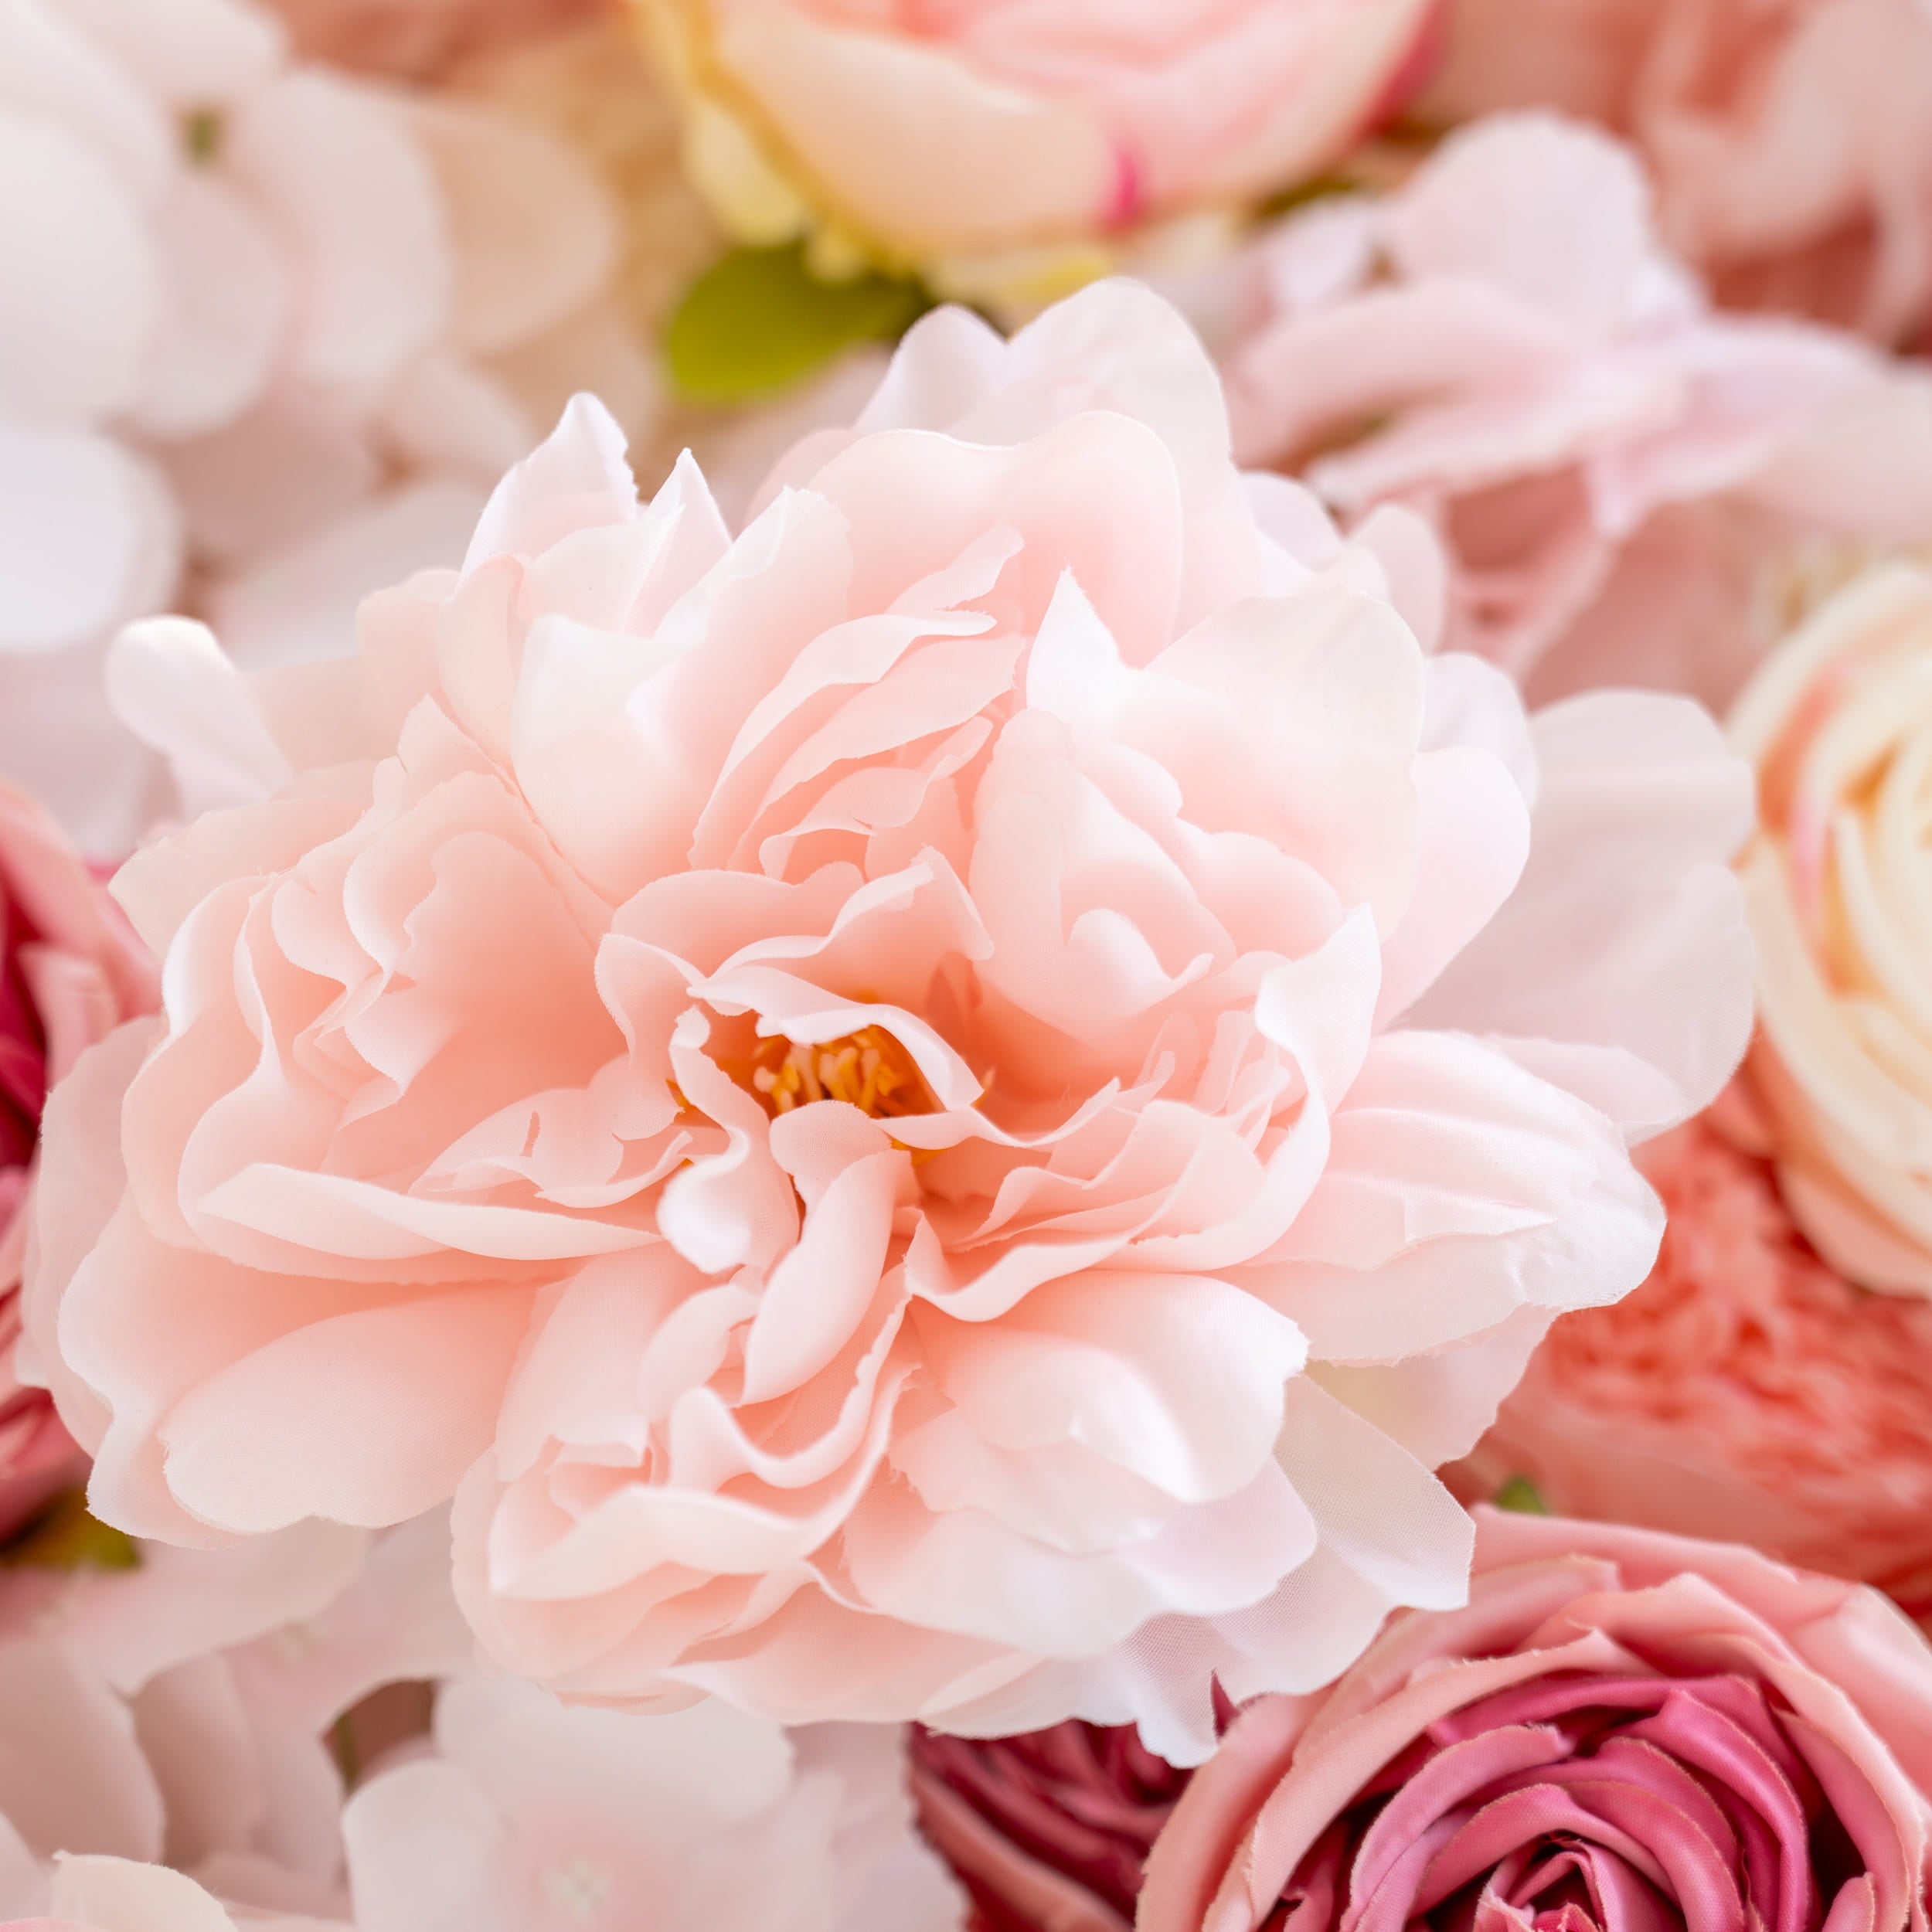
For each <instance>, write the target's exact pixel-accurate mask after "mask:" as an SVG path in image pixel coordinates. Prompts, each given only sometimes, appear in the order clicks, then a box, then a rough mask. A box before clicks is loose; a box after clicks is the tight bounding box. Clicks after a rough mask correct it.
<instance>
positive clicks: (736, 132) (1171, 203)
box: [633, 0, 1437, 279]
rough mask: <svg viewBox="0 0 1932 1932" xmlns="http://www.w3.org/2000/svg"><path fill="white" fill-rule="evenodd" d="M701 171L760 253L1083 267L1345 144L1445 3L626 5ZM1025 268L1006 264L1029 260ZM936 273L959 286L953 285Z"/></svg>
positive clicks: (1096, 0) (1399, 77) (1254, 194)
mask: <svg viewBox="0 0 1932 1932" xmlns="http://www.w3.org/2000/svg"><path fill="white" fill-rule="evenodd" d="M633 4H634V5H636V6H637V7H638V9H639V11H640V13H641V17H642V18H643V19H645V21H646V22H647V23H648V26H650V28H651V29H652V32H653V37H654V39H655V41H656V43H657V44H658V46H660V47H661V48H662V49H663V50H664V51H665V53H666V55H667V56H668V66H670V68H671V70H672V72H673V73H674V74H675V76H676V77H677V80H678V82H679V87H680V90H681V91H682V93H683V94H684V95H685V100H686V102H687V104H688V107H689V158H690V162H691V166H692V173H693V175H694V177H695V178H696V179H697V181H698V182H699V185H701V186H702V188H704V189H705V190H706V192H707V194H708V195H709V196H710V198H711V199H712V200H713V202H714V204H715V205H716V206H717V208H718V209H719V213H721V215H722V216H723V217H724V219H725V220H726V225H727V226H730V227H731V228H732V229H733V230H734V231H735V232H736V233H739V234H740V235H742V236H743V237H744V239H745V240H748V241H765V242H774V241H779V240H785V239H787V237H789V236H791V235H793V234H795V233H799V232H801V230H805V229H808V228H811V229H815V230H821V231H826V230H828V231H830V233H831V234H832V236H835V237H836V238H837V239H838V241H840V242H842V243H844V244H845V246H847V247H854V248H856V249H857V250H859V251H860V252H862V253H865V254H868V255H872V256H875V257H881V258H883V259H885V260H889V261H892V262H894V263H896V264H900V265H902V266H907V267H923V268H928V269H930V268H931V267H934V265H935V264H939V265H940V266H941V267H942V268H943V267H945V266H946V265H947V264H948V263H949V261H950V262H952V263H955V264H956V263H957V261H958V260H959V258H968V259H970V260H974V261H975V263H976V264H980V266H979V267H976V268H975V270H974V271H973V272H974V273H975V276H976V277H983V274H984V266H983V264H984V261H985V258H987V257H995V256H999V255H1002V254H1005V253H1013V252H1015V251H1019V252H1025V251H1043V253H1042V256H1041V258H1040V259H1039V260H1036V261H1035V262H1034V263H1033V264H1032V268H1033V270H1034V272H1035V273H1036V274H1043V275H1051V274H1062V275H1065V274H1072V273H1075V272H1077V267H1078V264H1077V263H1075V262H1070V261H1069V260H1067V258H1066V251H1067V250H1070V249H1071V250H1073V251H1075V253H1081V252H1082V251H1084V253H1085V255H1086V257H1087V259H1088V260H1089V263H1090V266H1089V267H1088V268H1087V273H1088V274H1092V273H1094V270H1095V267H1097V266H1098V265H1099V264H1100V263H1101V262H1103V261H1104V260H1105V259H1106V246H1105V245H1106V244H1107V242H1108V240H1110V238H1111V237H1114V236H1118V235H1120V234H1121V233H1124V232H1125V231H1128V230H1132V229H1134V228H1135V227H1137V226H1140V225H1141V224H1143V223H1145V222H1147V221H1148V220H1149V219H1162V218H1165V217H1168V216H1175V215H1179V214H1185V213H1189V212H1190V211H1192V210H1194V209H1199V208H1202V207H1209V206H1242V205H1245V204H1247V203H1251V202H1254V201H1257V200H1259V199H1264V197H1266V196H1268V195H1269V194H1271V193H1273V192H1275V191H1276V190H1277V189H1281V188H1284V187H1287V186H1291V185H1294V183H1295V182H1298V181H1301V180H1304V179H1306V178H1307V177H1308V176H1309V175H1311V174H1314V173H1316V172H1318V171H1319V170H1320V169H1321V168H1324V167H1325V166H1326V165H1328V163H1329V162H1332V160H1333V159H1334V158H1335V157H1336V156H1337V155H1339V154H1341V153H1342V151H1345V149H1346V148H1347V147H1348V146H1349V145H1350V144H1351V142H1352V141H1354V140H1355V138H1357V137H1358V136H1359V134H1360V133H1361V132H1362V129H1363V128H1364V127H1365V126H1366V124H1369V122H1370V121H1372V120H1373V119H1374V118H1375V117H1376V115H1377V114H1378V113H1379V111H1382V110H1383V109H1384V108H1385V107H1386V106H1388V105H1389V104H1392V103H1393V102H1394V101H1395V100H1398V99H1399V98H1400V96H1401V94H1403V92H1404V91H1405V90H1406V84H1407V82H1408V80H1409V79H1410V77H1411V76H1412V75H1413V74H1414V73H1417V71H1418V70H1419V63H1420V56H1421V50H1422V44H1423V38H1424V33H1425V29H1427V27H1428V26H1429V25H1430V22H1431V20H1432V19H1433V18H1434V15H1435V12H1436V11H1437V0H1168V4H1167V5H1164V6H1161V7H1142V8H1139V9H1134V11H1133V12H1132V14H1131V16H1126V15H1123V13H1122V12H1121V9H1118V8H1117V6H1116V5H1114V4H1113V0H1028V3H1027V4H1018V3H1016V0H941V3H940V4H937V5H934V4H932V0H633ZM1020 266H1021V265H1020V264H1008V267H1009V268H1010V269H1014V270H1017V269H1019V267H1020ZM941 279H947V278H946V277H944V275H942V277H941Z"/></svg>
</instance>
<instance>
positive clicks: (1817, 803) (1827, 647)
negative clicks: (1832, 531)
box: [1731, 563, 1932, 1295]
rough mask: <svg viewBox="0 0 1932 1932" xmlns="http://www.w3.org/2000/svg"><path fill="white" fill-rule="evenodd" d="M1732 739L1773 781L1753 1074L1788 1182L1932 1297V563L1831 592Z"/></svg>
mask: <svg viewBox="0 0 1932 1932" xmlns="http://www.w3.org/2000/svg"><path fill="white" fill-rule="evenodd" d="M1731 736H1732V740H1733V743H1734V745H1735V746H1736V749H1737V750H1738V751H1739V752H1740V753H1741V754H1742V755H1743V757H1747V758H1748V759H1750V761H1751V763H1752V764H1753V766H1754V767H1755V768H1756V770H1757V778H1758V794H1759V807H1758V811H1759V825H1758V830H1757V835H1756V837H1755V838H1753V841H1752V842H1751V845H1750V849H1749V850H1748V851H1747V853H1746V854H1745V855H1744V857H1743V860H1742V861H1741V862H1740V864H1741V869H1742V872H1743V879H1744V889H1745V895H1746V897H1747V900H1748V902H1749V904H1750V915H1751V925H1752V929H1753V932H1754V933H1755V934H1756V935H1757V949H1758V961H1759V964H1758V1016H1759V1029H1760V1030H1759V1038H1758V1043H1757V1046H1756V1047H1755V1048H1754V1049H1753V1053H1752V1055H1751V1060H1750V1074H1751V1078H1752V1081H1753V1085H1754V1087H1755V1088H1756V1090H1757V1094H1758V1096H1759V1097H1760V1101H1761V1103H1762V1104H1763V1106H1764V1110H1765V1111H1766V1114H1767V1116H1768V1117H1769V1121H1770V1134H1771V1137H1772V1139H1773V1141H1774V1145H1775V1146H1776V1148H1777V1166H1778V1177H1779V1181H1780V1183H1781V1186H1782V1187H1783V1189H1784V1196H1785V1198H1786V1199H1787V1200H1788V1201H1789V1202H1790V1203H1791V1211H1792V1213H1794V1215H1795V1216H1797V1219H1798V1223H1799V1225H1800V1226H1802V1227H1803V1228H1804V1231H1805V1233H1807V1234H1808V1235H1809V1236H1811V1240H1812V1241H1813V1242H1814V1243H1816V1245H1817V1247H1818V1251H1819V1253H1821V1254H1822V1255H1823V1256H1824V1257H1825V1259H1826V1260H1828V1261H1829V1262H1830V1263H1831V1264H1832V1265H1833V1266H1834V1267H1836V1268H1838V1269H1839V1270H1841V1271H1842V1273H1844V1274H1846V1275H1848V1276H1849V1277H1850V1278H1851V1279H1852V1281H1856V1282H1859V1283H1861V1284H1862V1285H1864V1286H1865V1287H1869V1288H1877V1289H1882V1290H1884V1291H1887V1292H1889V1293H1895V1294H1926V1295H1932V870H1928V864H1929V862H1928V857H1927V851H1928V832H1929V831H1932V789H1929V788H1928V786H1927V781H1926V778H1925V775H1924V774H1925V773H1926V770H1927V766H1928V764H1932V573H1928V572H1927V571H1925V570H1920V569H1918V568H1917V567H1914V566H1910V565H1906V564H1903V563H1900V564H1893V565H1889V566H1881V567H1879V568H1878V569H1876V570H1873V571H1872V572H1870V573H1867V574H1866V575H1865V576H1863V577H1860V578H1859V579H1858V580H1856V581H1855V582H1854V583H1852V584H1850V585H1849V586H1848V587H1846V588H1845V590H1842V591H1841V592H1839V593H1838V595H1837V596H1835V597H1833V598H1832V599H1831V600H1829V601H1828V602H1827V603H1826V604H1824V605H1823V607H1821V608H1820V609H1819V610H1818V611H1817V612H1816V613H1815V614H1814V615H1813V616H1812V617H1811V619H1810V620H1809V621H1808V622H1807V623H1806V624H1804V625H1803V626H1802V627H1801V628H1800V629H1799V630H1798V631H1797V632H1796V633H1795V634H1794V635H1793V636H1792V637H1791V638H1790V639H1789V640H1788V641H1787V642H1786V643H1785V644H1784V645H1782V646H1781V647H1780V648H1779V649H1778V650H1777V652H1776V653H1775V654H1774V655H1773V656H1771V657H1770V658H1769V659H1767V662H1766V663H1765V664H1764V668H1762V670H1761V671H1760V672H1759V673H1758V675H1757V678H1756V679H1754V680H1753V682H1752V683H1751V685H1750V687H1749V688H1748V689H1747V690H1746V692H1744V694H1743V696H1742V697H1741V698H1740V699H1739V700H1738V703H1737V706H1736V710H1735V711H1734V713H1733V715H1732V719H1731Z"/></svg>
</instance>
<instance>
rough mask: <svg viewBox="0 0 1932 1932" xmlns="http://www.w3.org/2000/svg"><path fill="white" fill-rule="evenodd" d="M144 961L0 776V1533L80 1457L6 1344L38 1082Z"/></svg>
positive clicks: (91, 885) (74, 863)
mask: <svg viewBox="0 0 1932 1932" xmlns="http://www.w3.org/2000/svg"><path fill="white" fill-rule="evenodd" d="M158 992H159V989H158V986H157V985H156V982H155V971H154V967H153V964H152V962H151V961H150V960H149V959H148V957H147V956H146V954H145V953H144V951H142V949H141V947H140V945H139V944H138V943H137V942H136V940H135V939H134V934H132V933H131V931H130V930H128V924H127V921H126V920H124V918H123V917H121V909H120V908H119V907H118V906H116V905H115V904H114V902H113V900H111V899H110V898H109V897H108V896H107V892H106V890H105V889H104V887H103V886H102V885H101V883H100V881H99V880H98V879H96V878H95V876H94V874H93V873H92V872H90V871H89V869H87V866H86V865H85V864H83V862H82V861H81V860H80V859H78V858H77V857H76V856H75V855H74V853H73V850H72V849H71V848H70V846H69V845H68V844H67V843H66V840H65V839H64V838H63V837H62V836H61V834H60V831H59V829H58V828H56V826H55V825H54V824H53V821H52V820H51V819H50V818H49V817H48V815H47V814H46V812H44V811H42V810H41V808H39V806H38V805H37V804H35V802H34V801H32V799H30V798H28V797H26V794H23V793H21V792H18V791H14V790H13V789H12V787H10V786H6V785H4V784H0V1542H4V1541H5V1539H6V1538H7V1537H9V1536H12V1534H13V1533H14V1532H15V1531H16V1530H17V1529H19V1528H20V1527H21V1526H22V1524H23V1523H25V1522H26V1521H27V1520H28V1519H29V1518H30V1517H31V1516H32V1515H33V1514H34V1513H35V1512H36V1510H38V1509H39V1508H40V1507H41V1506H42V1505H43V1504H44V1503H46V1502H48V1501H49V1499H50V1498H52V1497H53V1495H55V1494H56V1492H58V1491H60V1489H62V1488H66V1487H68V1486H70V1485H73V1484H74V1483H76V1482H77V1481H80V1480H81V1479H82V1478H83V1476H84V1475H85V1473H86V1468H87V1464H86V1462H85V1460H84V1459H83V1458H82V1456H81V1454H80V1451H79V1450H78V1449H77V1447H75V1445H74V1442H73V1437H70V1435H69V1434H67V1432H66V1430H65V1429H63V1427H61V1425H60V1418H59V1417H57V1416H56V1414H55V1413H54V1411H53V1403H51V1402H50V1401H49V1400H48V1398H47V1395H46V1391H45V1390H44V1389H38V1388H29V1387H26V1386H22V1383H21V1382H20V1380H19V1376H18V1375H17V1373H16V1372H15V1362H14V1352H15V1347H16V1345H17V1344H18V1342H19V1336H20V1310H19V1287H20V1274H21V1266H22V1259H23V1257H24V1254H25V1251H26V1236H27V1221H28V1213H27V1200H28V1196H29V1191H30V1189H31V1186H32V1163H33V1158H34V1152H35V1149H36V1146H37V1145H38V1144H39V1135H40V1118H41V1114H42V1111H43V1109H44V1108H45V1107H46V1099H47V1090H48V1088H49V1086H50V1085H51V1084H52V1083H53V1082H54V1081H56V1080H59V1079H60V1077H61V1076H62V1075H63V1073H66V1070H67V1069H68V1068H69V1067H70V1066H72V1065H73V1063H74V1062H75V1061H76V1060H77V1059H79V1058H80V1055H81V1053H83V1051H84V1050H85V1049H87V1048H88V1047H90V1046H92V1045H94V1043H95V1042H96V1041H97V1040H99V1039H104V1037H105V1036H107V1034H108V1033H110V1032H112V1031H113V1030H114V1028H115V1027H117V1026H119V1025H120V1024H121V1022H122V1021H123V1020H124V1019H128V1018H130V1017H131V1015H134V1014H136V1013H145V1012H151V1011H152V1010H153V1009H154V1007H155V1004H156V1003H157V1000H158Z"/></svg>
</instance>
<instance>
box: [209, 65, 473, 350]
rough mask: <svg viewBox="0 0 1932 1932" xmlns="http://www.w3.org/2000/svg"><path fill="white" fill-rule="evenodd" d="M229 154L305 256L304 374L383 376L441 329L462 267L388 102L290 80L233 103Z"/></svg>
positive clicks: (422, 163)
mask: <svg viewBox="0 0 1932 1932" xmlns="http://www.w3.org/2000/svg"><path fill="white" fill-rule="evenodd" d="M224 152H225V154H226V158H227V163H228V167H229V170H230V173H231V175H232V176H233V179H235V180H236V181H237V182H241V183H243V184H245V185H247V187H248V188H249V189H250V190H251V191H252V192H253V193H254V194H255V195H256V196H257V197H258V198H259V199H260V201H261V202H262V204H263V205H264V208H265V209H267V212H268V214H269V216H270V219H271V220H272V221H273V222H274V223H275V225H276V226H277V227H278V228H279V229H280V230H281V233H282V234H283V236H284V239H285V240H287V243H288V244H289V246H290V247H291V249H293V250H294V251H295V252H296V253H297V255H298V258H299V260H300V261H301V268H302V286H303V288H304V300H303V302H302V304H301V311H300V314H299V316H298V330H297V339H296V344H295V350H294V355H295V363H294V366H295V369H296V371H297V372H298V374H300V375H301V376H306V377H307V378H308V379H310V380H311V381H313V382H316V383H322V384H325V385H328V386H347V387H354V386H359V385H363V384H368V383H377V382H380V381H382V380H383V379H385V378H386V377H387V376H389V375H390V374H391V373H392V372H393V371H394V370H395V369H397V368H398V367H400V365H401V364H402V363H403V362H404V361H405V360H406V359H407V358H408V357H409V356H410V355H412V354H413V353H414V352H416V351H417V350H418V349H421V348H422V347H423V345H425V344H426V343H427V342H429V341H430V338H432V337H433V336H434V335H435V334H436V333H437V331H438V330H439V329H440V328H441V327H442V326H443V324H444V319H445V318H446V317H447V315H448V313H449V305H450V288H451V264H450V247H449V238H448V236H447V233H446V232H445V224H444V218H443V209H442V202H441V198H440V194H439V192H438V191H437V184H436V179H435V176H434V173H433V172H432V171H431V169H430V165H429V162H428V161H427V158H425V156H424V155H423V152H422V151H421V149H420V147H419V146H418V145H417V142H416V141H415V140H414V139H413V138H412V136H411V134H410V131H409V128H408V125H407V123H406V121H404V120H403V117H402V115H401V114H400V111H399V110H397V109H396V107H394V106H393V105H392V104H391V103H389V101H387V100H384V99H383V97H381V96H380V95H379V94H376V93H375V92H374V91H373V90H371V89H369V88H366V87H357V86H355V85H354V84H352V83H350V82H349V81H346V80H338V79H337V78H336V77H334V76H332V75H329V74H325V73H320V72H316V71H312V70H311V71H304V72H302V73H296V74H293V75H291V76H289V77H287V78H286V79H284V80H278V81H277V82H275V83H274V84H272V85H271V86H269V87H264V88H263V89H262V90H260V92H259V93H257V94H255V95H253V97H251V98H250V100H248V101H247V102H246V103H245V104H243V106H242V107H240V108H239V109H238V110H237V111H236V114H235V117H234V120H233V124H232V125H231V127H230V129H229V131H228V135H227V138H226V145H225V148H224Z"/></svg>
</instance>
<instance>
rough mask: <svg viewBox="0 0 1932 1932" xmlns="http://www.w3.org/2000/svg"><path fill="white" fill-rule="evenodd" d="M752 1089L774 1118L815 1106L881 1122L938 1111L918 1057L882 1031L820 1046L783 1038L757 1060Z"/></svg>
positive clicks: (763, 1044) (762, 1047)
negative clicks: (837, 1103)
mask: <svg viewBox="0 0 1932 1932" xmlns="http://www.w3.org/2000/svg"><path fill="white" fill-rule="evenodd" d="M751 1085H752V1088H753V1091H754V1092H755V1093H756V1094H757V1096H758V1097H759V1098H760V1100H763V1101H764V1104H765V1105H766V1106H767V1107H769V1108H770V1110H771V1111H772V1112H773V1113H774V1114H789V1113H790V1112H791V1110H792V1109H793V1108H794V1107H809V1106H810V1105H811V1103H812V1102H813V1101H814V1100H843V1101H845V1104H847V1105H848V1106H849V1107H857V1108H858V1109H859V1112H860V1113H862V1114H870V1115H871V1116H872V1117H873V1119H875V1120H892V1119H894V1118H896V1117H898V1116H900V1115H901V1114H930V1113H931V1112H932V1111H933V1097H932V1094H931V1093H930V1090H928V1088H927V1085H926V1083H925V1081H924V1080H923V1079H921V1078H920V1072H919V1069H918V1068H917V1066H914V1065H913V1058H912V1056H911V1055H910V1053H907V1052H906V1049H905V1048H904V1047H903V1046H900V1043H899V1042H898V1041H897V1040H896V1039H893V1036H892V1035H891V1034H889V1033H888V1032H884V1031H883V1029H880V1028H879V1027H876V1026H862V1027H861V1028H860V1029H859V1031H858V1032H855V1033H848V1034H846V1035H845V1036H844V1037H843V1038H842V1039H832V1040H825V1041H823V1042H821V1043H820V1044H819V1045H818V1046H801V1045H799V1044H798V1043H797V1042H795V1041H793V1040H788V1039H784V1037H783V1036H779V1037H777V1038H776V1039H768V1040H762V1041H760V1043H759V1045H758V1049H757V1052H756V1053H753V1055H752V1058H751Z"/></svg>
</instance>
